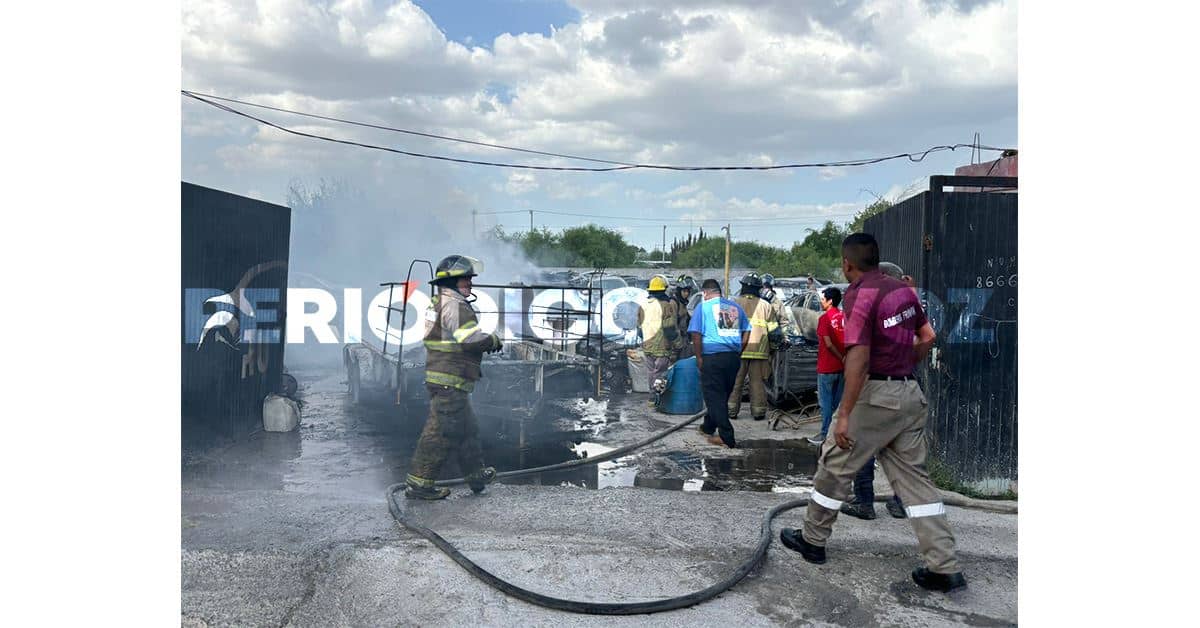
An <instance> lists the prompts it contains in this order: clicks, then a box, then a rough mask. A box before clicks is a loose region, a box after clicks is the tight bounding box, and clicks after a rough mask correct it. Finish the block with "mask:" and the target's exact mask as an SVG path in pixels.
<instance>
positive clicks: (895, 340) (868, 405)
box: [779, 233, 967, 591]
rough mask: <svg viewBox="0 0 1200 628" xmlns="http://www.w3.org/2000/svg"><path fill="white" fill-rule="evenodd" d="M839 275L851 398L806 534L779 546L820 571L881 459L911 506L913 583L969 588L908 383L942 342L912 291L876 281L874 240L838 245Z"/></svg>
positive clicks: (786, 535)
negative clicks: (858, 483)
mask: <svg viewBox="0 0 1200 628" xmlns="http://www.w3.org/2000/svg"><path fill="white" fill-rule="evenodd" d="M842 272H844V273H845V275H846V279H847V280H848V281H850V288H849V289H848V290H847V291H846V298H845V301H844V304H845V305H844V308H843V309H844V310H845V312H846V333H845V343H846V361H845V365H846V370H845V375H846V389H845V391H844V393H843V395H842V403H841V406H840V407H839V408H838V411H837V424H836V426H835V427H834V430H833V436H834V438H833V439H826V441H825V443H824V444H823V445H822V447H821V455H820V456H819V457H818V462H817V473H816V475H815V476H814V478H813V490H812V493H811V495H810V501H809V503H808V510H807V513H806V515H805V518H804V528H803V530H802V531H801V530H795V529H792V528H784V529H783V531H782V532H780V534H779V537H780V540H781V541H782V542H783V544H784V545H785V546H787V547H788V548H790V549H792V550H795V551H797V552H799V553H800V555H801V556H802V557H803V558H804V559H805V560H807V561H809V562H812V563H817V564H822V563H824V562H825V544H826V542H827V541H828V540H829V535H830V533H831V532H832V531H833V524H834V522H835V521H837V515H838V510H839V508H840V507H841V505H842V500H844V499H845V498H846V494H847V493H848V492H849V491H848V488H849V483H850V479H851V477H852V476H853V475H854V473H855V472H856V471H858V470H859V469H860V468H862V466H863V464H865V463H866V462H867V460H868V459H869V458H871V457H872V456H876V455H878V457H879V461H880V463H882V465H883V471H884V473H886V474H887V476H888V480H890V482H891V485H892V486H893V487H894V488H895V490H896V493H897V494H898V495H899V496H900V497H901V499H903V500H904V503H905V504H907V506H906V507H905V511H906V512H907V514H908V519H909V521H910V522H911V523H912V527H913V530H914V531H915V532H916V535H917V544H918V546H919V548H920V552H921V557H922V559H923V560H924V562H925V566H924V567H920V568H918V569H915V570H913V572H912V579H913V581H914V582H916V583H917V585H918V586H920V587H922V588H925V589H930V590H936V591H952V590H954V589H959V588H962V587H965V586H967V582H966V579H965V578H963V575H962V572H961V571H960V570H959V566H958V557H957V555H956V552H955V544H954V534H953V532H951V530H950V525H949V524H948V523H947V522H946V507H945V505H943V504H942V499H941V494H940V493H939V492H938V490H937V488H936V487H934V485H933V482H931V481H930V479H929V474H928V472H927V471H926V470H925V455H926V445H925V420H926V414H927V412H926V410H927V402H926V400H925V395H924V394H923V393H922V392H921V389H920V387H919V386H917V382H916V380H915V379H913V376H912V373H913V367H914V365H915V364H916V363H917V362H919V361H920V360H923V359H924V358H925V356H927V355H928V354H929V349H930V348H931V347H932V346H933V341H934V339H935V338H936V335H935V334H934V332H933V328H932V327H931V326H930V325H929V321H928V320H927V319H926V317H925V312H924V310H923V309H922V308H921V303H920V301H919V300H918V299H917V295H916V293H915V292H914V291H913V290H912V288H910V287H909V286H908V285H907V284H905V283H904V282H901V281H899V280H897V279H893V278H891V277H887V276H885V275H884V274H883V273H881V272H879V244H878V243H877V242H876V241H875V238H874V237H872V236H871V235H869V234H866V233H853V234H850V235H849V236H847V237H846V239H845V240H843V241H842ZM914 337H915V338H916V341H915V342H914Z"/></svg>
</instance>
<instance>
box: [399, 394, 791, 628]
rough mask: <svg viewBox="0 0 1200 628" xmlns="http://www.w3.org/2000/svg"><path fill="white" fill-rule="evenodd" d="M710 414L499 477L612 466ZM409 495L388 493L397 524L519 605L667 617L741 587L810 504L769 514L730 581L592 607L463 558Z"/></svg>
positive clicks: (450, 483)
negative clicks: (777, 534) (410, 503)
mask: <svg viewBox="0 0 1200 628" xmlns="http://www.w3.org/2000/svg"><path fill="white" fill-rule="evenodd" d="M704 414H705V411H701V412H698V413H696V414H693V415H691V416H690V417H688V418H687V419H685V420H683V421H682V422H680V423H677V424H675V425H672V426H671V427H669V428H667V429H665V430H663V431H661V432H658V433H656V434H654V435H652V436H650V437H648V438H646V439H644V440H642V441H639V442H636V443H633V444H631V445H625V446H624V447H619V448H617V449H614V450H612V451H609V452H605V453H603V454H601V455H599V456H594V457H588V458H580V459H578V460H569V461H567V462H560V463H558V464H551V465H546V466H542V467H532V468H529V469H518V470H516V471H505V472H503V473H498V474H496V478H497V479H503V478H514V477H521V476H525V475H533V474H536V473H545V472H547V471H558V470H561V469H569V468H572V467H579V466H584V465H592V464H599V463H601V462H606V461H608V460H612V459H614V458H619V457H621V456H624V455H626V454H628V453H629V452H631V451H634V450H637V449H641V448H642V447H645V446H647V445H649V444H651V443H654V442H655V441H658V440H661V439H663V438H664V437H666V436H667V435H669V434H671V433H673V432H676V431H678V430H680V429H682V428H684V427H686V426H687V425H690V424H691V423H694V422H695V421H696V420H697V419H699V418H701V417H703V416H704ZM465 482H466V478H455V479H452V480H442V481H439V482H438V483H437V484H438V485H439V486H455V485H459V484H464V483H465ZM403 490H404V484H403V483H398V484H393V485H391V486H389V487H388V489H387V500H388V510H389V511H390V512H391V513H392V517H393V518H395V519H396V522H397V523H399V524H400V525H402V526H404V527H405V528H407V529H409V530H411V531H413V532H415V533H416V534H418V535H420V536H421V537H423V538H425V539H426V540H428V541H429V542H430V543H433V544H434V546H436V547H437V548H438V549H440V550H442V552H444V553H445V554H446V555H447V556H449V557H450V559H451V560H453V561H454V562H456V563H458V564H459V566H460V567H462V568H463V569H466V570H467V572H468V573H470V574H471V575H473V576H475V577H476V578H479V579H480V580H482V581H483V582H485V583H487V584H488V585H489V586H491V587H493V588H495V589H496V590H498V591H500V592H501V593H504V594H505V595H508V596H511V597H515V598H517V599H519V600H523V601H526V602H529V603H531V604H536V605H538V606H544V607H546V608H552V609H555V610H560V611H567V612H570V613H584V614H589V615H643V614H650V613H661V612H664V611H672V610H678V609H681V608H687V607H689V606H695V605H696V604H700V603H701V602H706V601H708V600H711V599H712V598H714V597H716V596H718V595H720V594H721V593H723V592H725V591H727V590H729V589H730V588H732V587H733V586H734V585H735V584H737V583H738V582H740V581H741V580H742V578H745V577H746V575H747V574H749V573H750V572H751V571H752V570H753V569H754V568H755V567H756V566H758V564H759V562H761V561H762V559H763V557H764V556H766V554H767V548H768V547H770V545H771V538H772V536H773V533H772V531H771V521H773V520H774V519H775V517H776V516H778V515H779V513H782V512H786V511H788V510H792V509H794V508H799V507H800V506H804V505H807V504H808V498H807V497H803V498H800V499H795V500H792V501H788V502H784V503H782V504H779V505H778V506H775V507H774V508H772V509H771V510H769V511H767V513H766V514H765V515H764V516H763V520H762V529H761V532H760V534H759V537H758V545H757V546H756V547H755V548H754V552H753V553H752V554H751V555H750V556H749V557H748V558H747V559H746V560H745V561H743V562H742V563H741V564H740V565H738V567H737V569H736V570H734V572H733V573H731V574H730V575H729V576H727V577H725V578H724V579H722V580H720V581H719V582H716V583H714V584H712V585H710V586H708V587H706V588H704V589H701V590H699V591H694V592H692V593H688V594H686V595H678V596H675V597H668V598H662V599H658V600H648V601H643V602H592V601H587V600H568V599H565V598H558V597H553V596H550V595H545V594H542V593H538V592H536V591H530V590H529V589H525V588H523V587H519V586H517V585H515V584H512V583H511V582H508V581H506V580H504V579H502V578H500V577H499V576H496V575H495V574H493V573H492V572H490V571H488V570H486V569H484V568H483V567H480V566H479V565H478V564H476V563H475V562H474V561H472V560H471V559H470V558H467V557H466V556H465V555H463V553H462V552H460V551H458V549H457V548H455V547H454V545H452V544H451V543H450V542H449V541H447V540H446V539H444V538H442V537H441V536H440V535H439V534H438V533H437V532H434V531H433V530H430V529H429V528H427V527H425V526H423V525H421V524H419V523H417V522H415V521H412V520H410V519H409V518H408V517H407V515H406V513H405V512H404V508H402V507H401V506H400V503H399V501H398V500H397V495H398V494H399V493H401V492H402V491H403Z"/></svg>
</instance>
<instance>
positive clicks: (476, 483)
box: [467, 467, 496, 495]
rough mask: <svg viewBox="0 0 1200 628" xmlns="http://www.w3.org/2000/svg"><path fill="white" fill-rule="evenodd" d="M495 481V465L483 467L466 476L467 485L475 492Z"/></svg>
mask: <svg viewBox="0 0 1200 628" xmlns="http://www.w3.org/2000/svg"><path fill="white" fill-rule="evenodd" d="M495 481H496V467H484V468H482V469H480V470H478V471H476V472H474V473H472V474H471V475H468V476H467V485H468V486H470V487H471V490H472V491H475V494H477V495H478V494H479V493H482V492H483V489H484V487H486V486H487V485H488V484H491V483H492V482H495Z"/></svg>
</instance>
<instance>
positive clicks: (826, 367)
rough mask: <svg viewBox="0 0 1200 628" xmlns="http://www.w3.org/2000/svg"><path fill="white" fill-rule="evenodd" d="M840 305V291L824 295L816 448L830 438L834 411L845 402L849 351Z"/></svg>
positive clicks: (819, 330)
mask: <svg viewBox="0 0 1200 628" xmlns="http://www.w3.org/2000/svg"><path fill="white" fill-rule="evenodd" d="M841 303H842V291H841V290H838V289H837V288H832V287H830V288H826V289H825V290H824V291H823V292H821V307H823V308H825V313H824V314H821V318H820V319H818V320H817V401H818V402H819V403H820V404H821V432H820V433H818V434H817V435H816V436H813V437H812V438H810V439H808V442H810V443H812V444H814V445H820V444H821V443H822V442H824V441H825V437H826V436H827V435H828V434H829V424H830V423H832V422H833V411H834V410H836V409H837V407H838V404H839V403H841V402H842V389H843V388H844V386H845V383H846V378H845V377H844V376H843V374H842V370H843V368H844V367H843V365H842V358H843V357H844V355H845V353H846V350H845V348H843V346H842V335H843V330H844V329H845V320H844V317H843V316H842V311H841V310H839V309H838V306H839V305H841Z"/></svg>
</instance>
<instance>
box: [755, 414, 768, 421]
mask: <svg viewBox="0 0 1200 628" xmlns="http://www.w3.org/2000/svg"><path fill="white" fill-rule="evenodd" d="M754 420H755V421H766V420H767V415H765V414H764V415H762V416H756V417H754Z"/></svg>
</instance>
